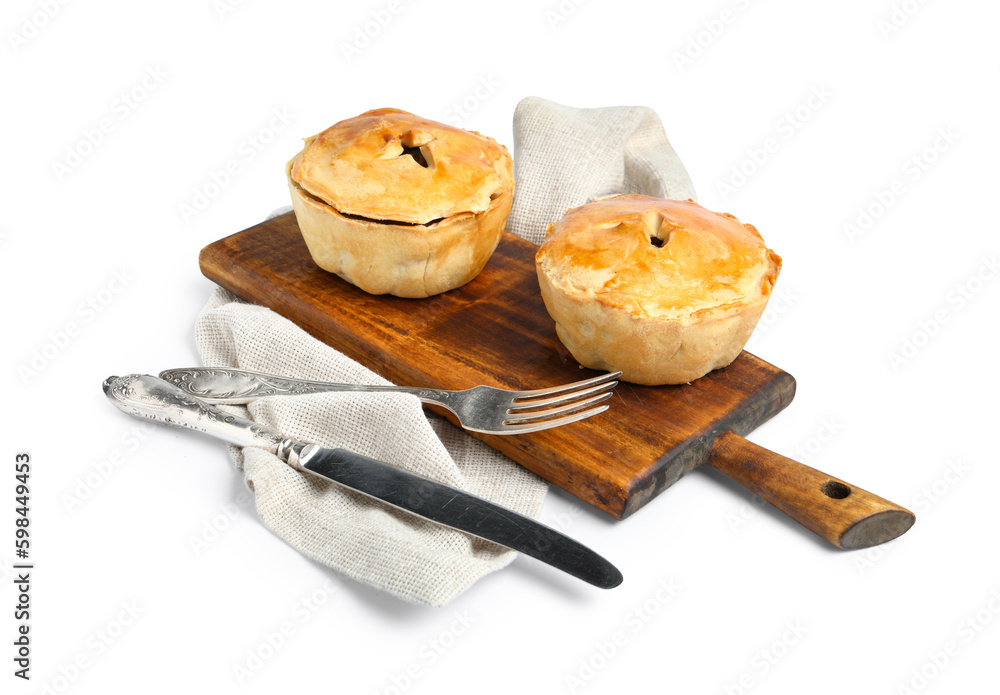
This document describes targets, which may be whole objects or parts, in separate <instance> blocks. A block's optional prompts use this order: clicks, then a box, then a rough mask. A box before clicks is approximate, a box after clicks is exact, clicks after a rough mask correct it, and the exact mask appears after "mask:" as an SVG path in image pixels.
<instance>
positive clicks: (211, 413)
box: [104, 374, 622, 589]
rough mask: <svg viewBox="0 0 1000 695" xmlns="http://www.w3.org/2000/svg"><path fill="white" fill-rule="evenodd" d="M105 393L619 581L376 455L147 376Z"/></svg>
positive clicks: (575, 550)
mask: <svg viewBox="0 0 1000 695" xmlns="http://www.w3.org/2000/svg"><path fill="white" fill-rule="evenodd" d="M104 393H105V394H106V395H107V397H108V398H109V399H110V400H111V402H112V404H113V405H114V406H115V407H117V408H118V409H119V410H122V411H123V412H126V413H128V414H129V415H134V416H137V417H145V418H149V419H153V420H156V421H158V422H161V423H164V424H167V425H172V426H175V427H185V428H189V429H194V430H198V431H201V432H204V433H206V434H209V435H212V436H214V437H216V438H218V439H222V440H223V441H227V442H230V443H232V444H236V445H237V446H253V447H258V448H261V449H265V450H267V451H270V452H271V453H273V454H275V455H276V456H278V458H280V459H281V460H282V461H284V462H285V463H287V464H289V465H290V466H291V467H292V468H295V469H296V470H299V471H301V472H304V473H307V474H309V475H314V476H318V477H321V478H324V479H326V480H331V481H333V482H335V483H337V484H339V485H342V486H344V487H347V488H350V489H352V490H356V491H357V492H360V493H362V494H364V495H367V496H369V497H372V498H374V499H377V500H381V501H382V502H385V503H386V504H389V505H391V506H393V507H396V508H397V509H401V510H403V511H406V512H409V513H411V514H415V515H417V516H419V517H422V518H424V519H428V520H430V521H433V522H435V523H438V524H442V525H444V526H448V527H449V528H453V529H456V530H459V531H463V532H465V533H468V534H470V535H473V536H476V537H478V538H482V539H484V540H487V541H492V542H494V543H498V544H500V545H502V546H505V547H507V548H511V549H512V550H516V551H518V552H520V553H523V554H525V555H528V556H529V557H533V558H535V559H537V560H541V561H542V562H544V563H546V564H549V565H551V566H553V567H555V568H557V569H560V570H562V571H563V572H566V573H567V574H570V575H572V576H574V577H577V578H578V579H582V580H583V581H585V582H587V583H589V584H593V585H594V586H598V587H600V588H602V589H611V588H614V587H616V586H618V585H619V584H621V582H622V574H621V572H619V571H618V569H617V568H616V567H615V566H614V565H612V564H611V563H610V562H608V561H607V560H606V559H605V558H603V557H601V556H600V555H598V554H597V553H596V552H594V551H593V550H591V549H590V548H587V547H586V546H584V545H582V544H581V543H578V542H577V541H575V540H573V539H572V538H569V537H568V536H565V535H563V534H562V533H559V532H558V531H556V530H555V529H552V528H550V527H548V526H545V525H544V524H541V523H539V522H537V521H535V520H534V519H531V518H529V517H526V516H523V515H521V514H518V513H517V512H514V511H512V510H510V509H507V508H505V507H502V506H500V505H498V504H495V503H493V502H490V501H489V500H486V499H483V498H481V497H478V496H476V495H472V494H470V493H468V492H465V491H463V490H459V489H457V488H453V487H451V486H448V485H444V484H442V483H439V482H437V481H434V480H431V479H429V478H425V477H423V476H420V475H417V474H415V473H410V472H409V471H405V470H403V469H401V468H396V467H395V466H392V465H390V464H388V463H385V462H383V461H378V460H376V459H372V458H368V457H367V456H362V455H361V454H357V453H355V452H352V451H348V450H346V449H326V448H323V447H320V446H318V445H316V444H305V443H303V442H299V441H296V440H295V439H292V438H290V437H284V436H282V435H281V434H278V433H276V432H272V431H271V430H269V429H267V428H266V427H263V426H262V425H260V424H258V423H255V422H251V421H249V420H245V419H243V418H240V417H237V416H235V415H230V414H229V413H227V412H225V411H222V410H220V409H219V408H216V407H215V406H213V405H210V404H208V403H206V402H204V401H202V400H201V399H199V398H197V397H195V396H191V395H189V394H187V393H185V392H184V391H181V390H180V389H178V388H177V387H175V386H174V385H172V384H170V383H168V382H166V381H163V380H162V379H158V378H156V377H154V376H149V375H144V374H130V375H127V376H122V377H118V376H112V377H108V378H107V379H105V381H104Z"/></svg>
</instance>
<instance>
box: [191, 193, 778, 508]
mask: <svg viewBox="0 0 1000 695" xmlns="http://www.w3.org/2000/svg"><path fill="white" fill-rule="evenodd" d="M535 250H536V247H535V246H534V245H532V244H531V243H529V242H527V241H524V240H522V239H520V238H519V237H515V236H513V235H512V234H505V235H504V238H503V239H502V241H501V242H500V245H499V247H498V248H497V250H496V253H494V255H493V257H492V258H491V259H490V262H489V264H487V266H486V268H485V270H483V272H482V273H480V274H479V276H478V277H477V278H476V279H475V280H473V281H472V282H470V283H469V284H467V285H465V286H464V287H460V288H459V289H457V290H453V291H451V292H446V293H445V294H442V295H438V296H435V297H429V298H427V299H400V298H398V297H392V296H388V295H382V296H374V295H370V294H367V293H366V292H363V291H362V290H359V289H358V288H356V287H354V286H353V285H350V284H349V283H347V282H345V281H343V280H341V279H340V278H338V277H337V276H335V275H332V274H330V273H328V272H326V271H324V270H322V269H320V268H319V267H317V266H316V264H315V263H313V261H312V258H311V257H310V256H309V251H308V249H307V248H306V246H305V243H304V242H303V241H302V237H301V235H300V233H299V230H298V226H297V225H296V223H295V216H294V214H292V213H288V214H286V215H282V216H280V217H276V218H274V219H271V220H268V221H267V222H264V223H262V224H259V225H257V226H255V227H251V228H250V229H247V230H246V231H243V232H240V233H238V234H234V235H233V236H230V237H228V238H225V239H222V240H220V241H217V242H215V243H214V244H212V245H210V246H208V247H207V248H205V249H204V250H203V251H202V253H201V259H200V262H201V269H202V272H204V274H205V275H206V276H207V277H208V278H210V279H211V280H214V281H215V282H217V283H218V284H219V285H221V286H223V287H225V288H226V289H228V290H230V291H231V292H233V293H235V294H236V295H238V296H240V297H242V298H244V299H246V300H248V301H252V302H255V303H258V304H263V305H265V306H268V307H270V308H271V309H273V310H274V311H276V312H278V313H279V314H281V315H282V316H285V317H287V318H289V319H291V320H292V321H294V322H295V323H297V324H299V325H300V326H302V327H303V328H304V329H305V330H307V331H308V332H309V333H311V334H313V335H314V336H316V337H317V338H319V339H320V340H322V341H324V342H326V343H328V344H329V345H332V346H333V347H335V348H336V349H338V350H340V351H341V352H343V353H345V354H347V355H348V356H350V357H352V358H354V359H355V360H357V361H359V362H361V363H362V364H364V365H366V366H368V367H369V368H371V369H372V370H373V371H375V372H378V373H379V374H381V375H382V376H384V377H385V378H386V379H389V380H390V381H393V382H395V383H398V384H402V385H406V386H428V387H432V388H444V389H464V388H469V387H471V386H475V385H476V384H487V385H490V386H500V387H503V388H512V389H531V388H542V387H545V386H553V385H556V384H561V383H566V382H571V381H577V380H579V379H584V378H587V377H589V376H594V375H596V374H598V373H599V372H593V371H591V370H587V369H583V368H582V367H580V365H579V364H578V363H577V362H576V361H575V360H574V359H573V357H572V356H571V355H570V354H569V352H568V351H567V350H566V348H564V347H563V345H562V343H560V342H559V339H558V338H557V337H556V333H555V324H554V322H553V321H552V319H551V318H550V317H549V315H548V312H547V311H546V310H545V306H544V304H543V303H542V299H541V295H540V294H539V290H538V280H537V277H536V275H535V260H534V259H535ZM794 393H795V380H794V379H792V377H791V376H790V375H789V374H787V373H785V372H783V371H781V370H780V369H778V368H777V367H774V366H772V365H770V364H768V363H767V362H764V361H763V360H761V359H758V358H757V357H754V356H753V355H751V354H749V353H747V352H744V353H743V354H741V355H740V356H739V358H737V359H736V361H735V362H733V364H731V365H730V366H729V367H727V368H725V369H722V370H717V371H715V372H712V373H711V374H709V375H708V376H706V377H704V378H702V379H698V380H697V381H695V382H693V383H691V384H689V385H684V386H659V387H649V386H637V385H633V384H628V383H624V382H623V383H621V384H619V386H618V387H617V389H616V391H615V396H614V397H612V399H611V400H610V401H608V403H609V404H610V406H611V407H610V408H609V409H608V410H607V411H606V412H604V413H602V414H600V415H598V416H596V417H592V418H589V419H587V420H584V421H581V422H577V423H573V424H571V425H567V426H564V427H557V428H554V429H551V430H546V431H543V432H536V433H532V434H523V435H517V436H495V435H494V436H491V435H476V436H478V437H480V438H481V439H483V440H484V441H485V442H487V443H488V444H489V445H490V446H492V447H494V448H495V449H499V450H500V451H502V452H503V453H505V454H506V455H507V456H509V457H510V458H512V459H513V460H515V461H517V462H518V463H520V464H521V465H523V466H524V467H525V468H527V469H528V470H531V471H533V472H535V473H537V474H538V475H540V476H541V477H542V478H544V479H545V480H547V481H549V482H551V483H553V484H554V485H558V486H559V487H561V488H563V489H564V490H567V491H568V492H571V493H572V494H574V495H576V496H577V497H579V498H580V499H582V500H584V501H586V502H588V503H590V504H592V505H594V506H595V507H597V508H598V509H601V510H603V511H605V512H607V513H608V514H610V515H612V516H614V517H616V518H619V519H621V518H624V517H626V516H628V515H629V514H631V513H632V512H634V511H635V510H636V509H638V508H640V507H641V506H643V505H644V504H646V503H647V502H649V501H650V500H651V499H652V498H653V497H655V496H656V495H657V494H658V493H659V492H661V491H662V490H664V489H665V488H667V487H668V486H669V485H670V484H671V483H673V482H674V481H675V480H676V479H677V478H679V477H680V476H681V475H683V474H684V473H686V472H687V471H688V470H690V469H691V468H693V467H695V466H696V465H697V464H699V463H701V462H702V459H704V458H705V457H706V456H707V452H708V449H709V447H711V444H712V441H713V440H714V438H715V437H714V435H715V433H717V432H718V431H720V430H732V431H734V432H736V433H738V434H746V433H748V432H750V431H751V430H753V429H754V428H755V427H757V426H758V425H760V424H761V423H762V422H764V421H765V420H767V419H768V418H770V417H771V416H772V415H774V414H775V413H777V412H778V411H780V410H781V409H782V408H784V407H785V406H787V405H788V404H789V403H790V402H791V400H792V396H793V395H794Z"/></svg>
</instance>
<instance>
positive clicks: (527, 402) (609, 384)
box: [508, 381, 618, 412]
mask: <svg viewBox="0 0 1000 695" xmlns="http://www.w3.org/2000/svg"><path fill="white" fill-rule="evenodd" d="M617 385H618V382H617V381H605V382H603V383H600V384H597V385H595V386H591V387H589V388H585V389H582V390H580V391H568V392H565V393H562V394H560V395H558V396H553V397H552V398H537V397H535V398H532V399H523V398H521V397H517V398H513V399H511V410H509V411H508V412H514V411H517V412H520V411H527V410H528V409H530V408H543V407H545V406H549V405H558V404H560V403H569V402H571V401H576V400H579V399H581V398H583V397H584V396H589V395H591V394H592V393H602V392H604V391H611V390H612V389H614V387H615V386H617Z"/></svg>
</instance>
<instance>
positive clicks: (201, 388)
mask: <svg viewBox="0 0 1000 695" xmlns="http://www.w3.org/2000/svg"><path fill="white" fill-rule="evenodd" d="M160 378H161V379H163V380H164V381H168V382H170V383H171V384H173V385H174V386H176V387H177V388H179V389H181V390H182V391H184V392H185V393H189V394H191V395H192V396H197V397H198V398H201V399H202V400H204V401H206V402H208V403H233V404H238V403H249V402H250V401H252V400H256V399H258V398H265V397H267V396H303V395H307V394H312V393H343V392H364V393H371V392H391V393H410V394H413V395H415V396H417V397H418V398H419V399H420V400H421V401H423V402H425V403H437V404H438V405H444V406H447V405H448V402H449V401H450V400H451V399H452V397H453V396H454V392H453V391H441V390H438V389H427V388H411V387H407V386H391V385H369V386H359V385H357V384H336V383H331V382H325V381H310V380H307V379H290V378H286V377H277V376H274V375H271V374H262V373H260V372H251V371H246V370H239V369H226V368H211V367H210V368H200V367H199V368H190V369H168V370H167V371H164V372H161V373H160Z"/></svg>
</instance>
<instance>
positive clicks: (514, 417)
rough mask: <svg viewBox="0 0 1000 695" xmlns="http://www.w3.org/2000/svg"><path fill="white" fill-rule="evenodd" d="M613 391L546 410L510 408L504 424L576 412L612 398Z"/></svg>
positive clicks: (535, 420) (536, 420)
mask: <svg viewBox="0 0 1000 695" xmlns="http://www.w3.org/2000/svg"><path fill="white" fill-rule="evenodd" d="M611 395H612V394H611V392H610V391H606V392H604V393H600V394H598V395H596V396H591V397H590V398H585V399H583V400H582V401H574V402H572V403H567V404H566V405H562V406H559V407H558V408H547V409H546V410H529V411H526V412H525V411H521V410H513V409H512V410H508V411H507V414H508V415H509V416H510V417H508V418H507V419H506V420H504V424H507V423H528V422H538V421H540V420H546V419H548V418H552V417H556V416H557V415H568V414H569V413H575V412H576V411H578V410H583V409H584V408H587V407H589V406H592V405H594V404H595V403H600V402H601V401H606V400H607V399H609V398H611Z"/></svg>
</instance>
